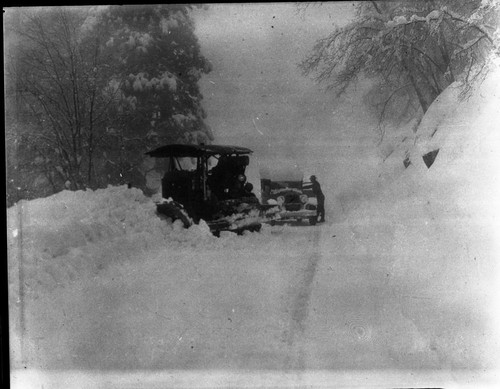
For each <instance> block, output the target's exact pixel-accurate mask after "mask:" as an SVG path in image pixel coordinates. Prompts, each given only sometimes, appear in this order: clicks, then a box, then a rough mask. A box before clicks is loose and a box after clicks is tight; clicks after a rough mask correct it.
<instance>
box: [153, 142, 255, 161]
mask: <svg viewBox="0 0 500 389" xmlns="http://www.w3.org/2000/svg"><path fill="white" fill-rule="evenodd" d="M251 153H252V150H250V149H247V148H246V147H239V146H223V145H203V144H202V145H186V144H172V145H166V146H161V147H158V148H157V149H154V150H151V151H148V152H147V153H146V155H149V156H150V157H153V158H169V157H175V158H184V157H191V158H196V157H201V156H207V157H211V156H216V155H248V154H251Z"/></svg>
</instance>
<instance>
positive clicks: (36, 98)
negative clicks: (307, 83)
mask: <svg viewBox="0 0 500 389" xmlns="http://www.w3.org/2000/svg"><path fill="white" fill-rule="evenodd" d="M190 9H191V6H189V5H178V6H170V5H169V6H166V5H156V6H104V7H44V8H26V9H11V10H9V12H8V15H7V16H8V17H7V18H6V29H5V31H6V36H7V39H6V41H7V43H8V44H7V46H8V47H7V50H6V53H7V57H6V71H7V74H8V77H6V81H7V85H6V90H7V91H8V94H7V100H8V101H7V106H8V107H9V108H8V112H7V114H8V115H7V116H8V121H7V125H8V127H9V129H10V131H9V134H10V135H9V136H8V137H7V143H8V145H7V146H8V147H7V149H8V153H9V155H8V157H9V158H8V160H9V161H11V162H12V163H11V164H10V165H9V169H8V175H9V179H10V180H11V181H12V185H11V186H12V190H11V192H16V191H17V193H18V194H17V195H16V196H15V197H34V196H37V195H39V194H47V192H57V191H59V190H61V189H65V188H66V189H83V188H86V187H102V186H106V185H108V184H123V183H126V182H133V184H134V185H137V186H141V187H142V186H143V185H144V183H145V179H144V171H141V162H142V159H143V158H144V152H145V151H147V150H148V149H150V148H151V147H156V146H157V145H158V144H159V143H165V142H186V143H200V142H207V143H208V142H210V141H211V140H212V138H213V136H212V133H211V131H210V128H209V127H208V126H207V125H206V124H205V123H204V120H203V119H204V118H205V117H206V114H205V112H204V110H203V108H202V106H201V100H202V95H201V93H200V90H199V87H198V81H199V79H200V78H201V76H202V74H203V73H207V72H209V71H210V69H211V67H210V63H209V62H208V61H207V60H206V59H205V58H204V57H203V56H202V55H201V53H200V46H199V44H198V40H197V38H196V36H195V34H194V23H193V21H192V19H191V17H190ZM35 161H36V163H35ZM21 166H25V168H24V170H23V169H21ZM21 170H23V172H24V173H23V172H21ZM25 173H29V174H25ZM32 175H36V177H37V179H36V180H34V179H33V177H32ZM28 176H29V177H31V178H30V179H29V180H28V181H23V179H22V178H23V177H28ZM35 181H36V182H38V183H39V184H40V186H41V187H43V190H41V191H40V190H36V191H35V190H34V188H33V187H32V186H33V183H34V182H35ZM9 182H10V181H9ZM28 187H30V189H27V188H28ZM17 188H21V189H17ZM23 188H24V189H23ZM21 192H23V193H24V195H20V194H19V193H21ZM28 192H29V193H28Z"/></svg>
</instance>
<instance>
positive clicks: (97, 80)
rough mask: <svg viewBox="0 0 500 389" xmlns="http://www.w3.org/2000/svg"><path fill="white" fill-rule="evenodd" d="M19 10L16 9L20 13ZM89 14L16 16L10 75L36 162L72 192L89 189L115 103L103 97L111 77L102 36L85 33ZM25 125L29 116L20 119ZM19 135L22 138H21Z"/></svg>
mask: <svg viewBox="0 0 500 389" xmlns="http://www.w3.org/2000/svg"><path fill="white" fill-rule="evenodd" d="M18 12H20V11H18ZM88 12H89V9H86V10H84V9H79V8H77V9H70V8H64V7H57V8H46V9H36V10H29V11H26V12H22V13H21V14H20V15H17V18H18V21H19V19H21V20H20V21H21V24H22V28H17V29H16V26H15V25H14V26H13V28H14V30H12V31H10V33H11V34H13V35H15V36H16V38H17V39H16V41H15V43H14V47H13V48H12V50H11V51H10V54H11V57H10V58H8V64H9V66H8V68H7V71H8V72H9V74H10V75H11V76H12V77H11V79H12V80H13V83H14V85H11V88H10V89H11V90H13V93H14V95H15V99H16V104H15V105H16V108H15V109H17V110H20V111H22V112H23V115H26V116H29V118H30V119H29V121H30V127H31V129H32V130H31V131H29V132H26V133H25V134H24V135H26V136H25V141H27V142H29V143H30V144H31V147H30V151H31V152H33V153H34V155H33V156H32V158H33V159H35V158H37V159H38V160H40V161H43V163H42V164H43V168H44V172H45V173H46V178H47V179H48V180H49V181H50V182H51V183H52V184H53V185H54V186H58V187H60V188H61V185H64V184H65V185H66V187H69V188H72V189H82V188H85V187H92V186H94V185H95V184H96V182H95V174H94V171H95V168H94V157H95V154H96V151H97V148H98V145H97V140H98V138H99V136H100V134H102V133H103V131H104V129H105V128H106V125H107V123H106V120H107V116H106V112H107V109H108V107H109V105H110V104H111V103H112V102H113V98H112V96H110V95H109V94H106V93H104V91H105V90H106V86H107V83H108V77H109V72H107V71H106V68H107V60H106V58H105V53H103V52H102V51H101V50H100V48H101V46H102V45H101V42H100V37H99V34H95V33H94V34H91V35H90V34H86V31H85V28H86V26H85V23H84V21H85V20H87V19H88ZM24 120H25V121H26V119H24ZM18 135H19V136H20V135H21V134H20V133H18Z"/></svg>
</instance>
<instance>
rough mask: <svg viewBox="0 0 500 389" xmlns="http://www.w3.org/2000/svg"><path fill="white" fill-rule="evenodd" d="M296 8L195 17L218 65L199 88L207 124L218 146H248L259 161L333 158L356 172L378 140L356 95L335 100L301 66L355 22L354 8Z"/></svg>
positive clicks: (218, 9)
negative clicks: (322, 42)
mask: <svg viewBox="0 0 500 389" xmlns="http://www.w3.org/2000/svg"><path fill="white" fill-rule="evenodd" d="M296 4H297V3H260V4H258V3H246V4H245V3H243V4H241V3H240V4H211V5H210V6H209V8H208V10H197V11H196V12H195V13H194V17H195V22H196V34H197V36H198V38H199V40H200V44H201V49H202V52H203V53H204V55H205V56H206V57H207V58H208V59H209V60H210V61H211V63H212V65H213V71H212V72H211V73H210V74H208V75H207V76H205V77H204V78H203V79H202V83H201V86H202V93H203V95H204V103H203V105H204V107H205V109H206V110H207V113H208V118H207V122H208V124H209V125H210V126H211V127H212V130H213V132H214V134H215V136H216V142H217V143H225V144H239V145H242V146H248V147H251V148H253V149H254V150H255V152H256V156H258V158H260V159H268V158H269V157H270V155H271V154H273V155H276V156H278V157H279V158H280V159H284V158H285V159H287V158H288V159H291V160H296V161H297V162H298V163H299V164H301V165H303V164H305V163H306V162H305V161H304V159H308V158H309V159H311V158H312V157H314V155H316V156H317V155H321V153H325V152H332V153H336V154H338V155H339V163H341V164H343V165H346V164H347V165H352V166H343V167H344V168H347V169H350V170H352V169H353V168H355V167H357V166H359V161H354V160H352V157H353V154H354V156H357V157H359V158H361V159H364V158H365V157H364V153H365V152H368V153H371V152H372V151H373V149H372V147H373V144H374V141H375V132H374V131H373V129H372V128H373V127H374V124H373V122H371V120H370V117H369V115H368V114H367V112H366V109H365V108H364V107H363V106H362V103H361V97H360V96H359V93H358V94H356V93H353V94H350V95H349V96H347V97H346V98H344V99H342V100H338V99H335V98H334V96H333V94H332V93H329V92H325V90H324V88H322V86H320V85H318V84H316V83H315V82H314V81H313V80H312V79H311V78H310V77H309V78H308V77H304V76H303V75H302V74H301V73H300V70H299V69H298V67H297V64H298V63H299V62H300V61H301V60H302V59H303V58H304V57H305V56H306V55H307V53H308V52H310V50H311V49H312V47H313V45H314V42H315V41H316V40H317V39H319V38H322V37H325V36H327V35H328V34H329V33H330V32H332V31H333V29H334V27H335V26H336V25H337V26H342V25H344V24H345V23H347V22H348V21H350V20H351V18H352V17H353V15H354V6H353V3H351V2H330V3H324V4H322V5H315V6H313V5H311V6H309V7H308V8H307V9H306V10H305V11H303V12H300V11H299V9H298V8H297V5H296ZM354 150H355V151H354ZM328 159H330V158H328ZM309 162H310V161H309ZM316 165H317V166H316V167H315V168H316V169H319V170H320V171H321V170H323V171H325V170H330V168H332V167H331V166H320V165H321V160H320V161H316Z"/></svg>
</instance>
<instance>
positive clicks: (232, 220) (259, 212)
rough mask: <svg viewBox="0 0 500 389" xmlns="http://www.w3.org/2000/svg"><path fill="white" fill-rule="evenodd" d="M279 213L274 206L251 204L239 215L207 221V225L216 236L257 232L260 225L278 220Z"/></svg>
mask: <svg viewBox="0 0 500 389" xmlns="http://www.w3.org/2000/svg"><path fill="white" fill-rule="evenodd" d="M245 205H247V204H244V203H243V204H242V206H243V208H244V206H245ZM279 212H280V209H279V208H278V207H276V206H269V205H261V204H252V205H248V208H247V209H242V210H241V212H239V213H235V214H232V215H230V216H225V217H221V218H219V219H216V220H211V221H208V222H207V224H208V226H209V227H210V230H211V231H212V233H214V235H216V236H218V235H219V234H220V232H221V231H231V232H235V233H238V234H240V233H242V232H243V231H259V230H260V228H261V226H262V224H264V223H271V222H272V221H273V220H277V219H280V216H279Z"/></svg>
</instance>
